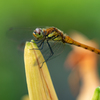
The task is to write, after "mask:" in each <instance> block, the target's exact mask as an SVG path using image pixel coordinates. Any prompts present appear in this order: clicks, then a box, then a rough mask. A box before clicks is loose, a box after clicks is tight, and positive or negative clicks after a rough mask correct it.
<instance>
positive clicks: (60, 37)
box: [33, 27, 100, 63]
mask: <svg viewBox="0 0 100 100" xmlns="http://www.w3.org/2000/svg"><path fill="white" fill-rule="evenodd" d="M33 36H34V37H35V38H36V40H35V41H37V44H39V45H38V47H39V48H40V49H43V48H44V42H46V43H47V45H48V47H49V50H50V53H49V56H48V58H47V59H46V60H45V61H44V62H47V61H48V60H49V59H50V58H51V57H52V56H53V55H54V53H55V52H54V51H53V49H52V46H51V45H50V42H58V43H59V42H60V43H61V44H66V43H67V44H71V45H75V46H78V47H82V48H84V49H87V50H90V51H92V52H95V53H97V54H100V50H99V49H96V48H93V47H91V46H88V45H85V44H82V43H79V42H77V41H75V40H73V39H72V38H71V37H69V36H68V35H66V34H64V32H63V31H61V30H59V29H58V28H55V27H50V28H36V29H35V30H34V31H33ZM55 46H56V45H55ZM44 62H43V63H44Z"/></svg>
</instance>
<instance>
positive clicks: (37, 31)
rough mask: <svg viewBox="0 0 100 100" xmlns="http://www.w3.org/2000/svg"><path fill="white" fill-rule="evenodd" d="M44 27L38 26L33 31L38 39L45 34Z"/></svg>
mask: <svg viewBox="0 0 100 100" xmlns="http://www.w3.org/2000/svg"><path fill="white" fill-rule="evenodd" d="M42 33H43V32H42V29H41V28H36V29H35V30H34V32H33V36H34V37H35V38H37V39H41V38H43V34H42Z"/></svg>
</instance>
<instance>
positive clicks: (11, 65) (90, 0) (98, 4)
mask: <svg viewBox="0 0 100 100" xmlns="http://www.w3.org/2000/svg"><path fill="white" fill-rule="evenodd" d="M31 26H55V27H57V28H59V29H61V30H63V31H64V32H68V31H70V30H77V31H79V32H81V33H83V34H84V35H86V36H87V37H88V38H90V39H93V38H95V39H96V40H97V41H98V43H99V42H100V39H99V38H100V1H97V0H87V1H86V0H62V1H61V0H55V1H54V0H41V1H40V0H6V1H4V0H0V100H20V99H21V97H22V96H23V95H25V94H27V93H28V92H27V85H26V80H25V70H24V58H23V52H20V51H19V50H17V45H18V43H16V42H15V41H11V40H10V39H9V38H8V37H7V30H8V29H9V28H10V27H31ZM65 49H66V50H65V52H64V53H62V55H60V56H59V57H58V58H56V59H53V60H51V61H49V62H48V63H47V64H48V67H49V71H50V73H51V77H52V80H53V83H54V87H55V90H56V92H57V95H58V98H59V100H66V99H68V100H75V98H74V97H73V96H72V94H71V92H70V89H69V86H68V83H67V78H68V75H69V73H70V71H67V70H65V68H64V61H65V58H66V56H67V55H68V53H69V52H70V50H71V47H70V46H67V47H66V48H65ZM54 62H55V63H54Z"/></svg>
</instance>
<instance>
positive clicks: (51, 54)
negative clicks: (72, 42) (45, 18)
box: [41, 41, 54, 68]
mask: <svg viewBox="0 0 100 100" xmlns="http://www.w3.org/2000/svg"><path fill="white" fill-rule="evenodd" d="M47 44H48V46H49V49H50V52H51V53H50V55H49V57H48V58H47V59H46V60H45V61H44V62H43V63H42V66H43V64H44V63H45V62H47V61H48V60H49V58H51V57H52V56H53V54H54V52H53V50H52V48H51V46H50V44H49V42H48V41H47ZM42 66H41V68H42Z"/></svg>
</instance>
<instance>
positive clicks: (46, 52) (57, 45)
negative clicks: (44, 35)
mask: <svg viewBox="0 0 100 100" xmlns="http://www.w3.org/2000/svg"><path fill="white" fill-rule="evenodd" d="M49 44H50V47H51V49H52V51H53V53H54V54H53V55H52V56H51V57H50V55H51V51H50V48H49V46H48V44H47V42H46V41H45V43H44V46H43V49H42V50H41V52H42V54H43V56H44V59H45V61H46V60H47V59H48V58H49V57H50V58H49V59H48V61H49V60H51V59H54V58H55V57H57V56H59V55H60V54H61V53H62V52H63V51H64V49H65V44H64V43H62V42H61V41H50V42H49ZM38 45H39V44H38ZM39 48H40V47H39Z"/></svg>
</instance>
